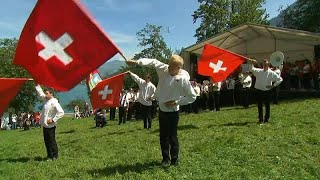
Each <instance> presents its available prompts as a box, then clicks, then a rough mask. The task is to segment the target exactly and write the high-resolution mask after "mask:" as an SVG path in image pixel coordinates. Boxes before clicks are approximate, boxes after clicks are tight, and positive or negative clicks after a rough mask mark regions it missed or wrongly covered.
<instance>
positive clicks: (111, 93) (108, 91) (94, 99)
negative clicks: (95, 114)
mask: <svg viewBox="0 0 320 180" xmlns="http://www.w3.org/2000/svg"><path fill="white" fill-rule="evenodd" d="M124 76H125V73H122V74H118V75H116V76H113V77H111V78H109V79H105V80H103V81H101V82H99V83H98V84H97V85H96V86H95V87H94V88H93V89H92V91H91V94H90V99H91V104H92V108H93V109H98V108H106V107H119V104H120V92H121V89H122V86H123V80H124Z"/></svg>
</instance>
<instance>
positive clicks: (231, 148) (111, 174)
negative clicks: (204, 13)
mask: <svg viewBox="0 0 320 180" xmlns="http://www.w3.org/2000/svg"><path fill="white" fill-rule="evenodd" d="M319 117H320V103H319V100H316V99H309V100H299V101H290V102H281V104H280V105H272V107H271V118H270V123H269V124H267V125H258V124H257V123H256V122H257V108H256V106H254V107H252V108H250V109H246V110H245V109H242V108H240V107H229V108H222V110H221V111H220V112H201V113H200V114H197V115H195V114H189V115H184V114H180V121H179V130H178V134H179V135H178V136H179V142H180V165H179V166H177V167H169V168H167V169H163V168H162V167H160V161H161V153H160V145H159V130H158V120H157V119H155V120H154V121H153V127H152V129H151V130H145V129H143V128H142V127H143V122H142V121H130V122H128V123H126V124H124V125H120V126H118V125H117V121H111V122H108V126H107V127H105V128H102V129H101V128H99V129H96V128H93V127H94V121H93V120H92V119H89V118H88V119H81V120H71V118H63V119H61V120H60V121H59V123H58V127H57V134H56V135H57V143H58V146H59V159H58V160H57V161H50V162H47V161H44V160H43V158H44V157H45V156H46V153H45V147H44V142H43V136H42V129H40V128H32V129H31V130H30V131H22V130H19V129H18V130H11V131H0V144H1V145H0V179H96V178H102V179H139V180H140V179H147V180H150V179H320V128H319V127H320V118H319Z"/></svg>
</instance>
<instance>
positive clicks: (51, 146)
mask: <svg viewBox="0 0 320 180" xmlns="http://www.w3.org/2000/svg"><path fill="white" fill-rule="evenodd" d="M43 138H44V143H45V145H46V149H47V157H48V158H51V159H52V158H58V146H57V142H56V127H53V128H45V127H44V128H43Z"/></svg>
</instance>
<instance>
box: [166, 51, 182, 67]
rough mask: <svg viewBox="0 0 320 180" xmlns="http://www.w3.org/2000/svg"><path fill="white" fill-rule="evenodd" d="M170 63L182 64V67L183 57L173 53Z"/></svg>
mask: <svg viewBox="0 0 320 180" xmlns="http://www.w3.org/2000/svg"><path fill="white" fill-rule="evenodd" d="M169 64H174V65H178V66H180V68H182V66H183V59H182V57H180V56H179V55H176V54H174V55H172V56H171V57H170V59H169Z"/></svg>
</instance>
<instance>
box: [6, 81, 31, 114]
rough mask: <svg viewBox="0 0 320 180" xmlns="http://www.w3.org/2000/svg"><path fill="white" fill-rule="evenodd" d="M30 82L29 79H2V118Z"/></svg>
mask: <svg viewBox="0 0 320 180" xmlns="http://www.w3.org/2000/svg"><path fill="white" fill-rule="evenodd" d="M28 80H29V79H27V78H0V117H1V116H2V114H3V113H4V111H5V110H6V109H7V108H8V106H9V103H10V101H11V100H12V99H13V98H14V97H15V96H16V95H17V94H18V92H19V90H20V88H21V87H22V86H23V85H24V83H25V82H26V81H28Z"/></svg>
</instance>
